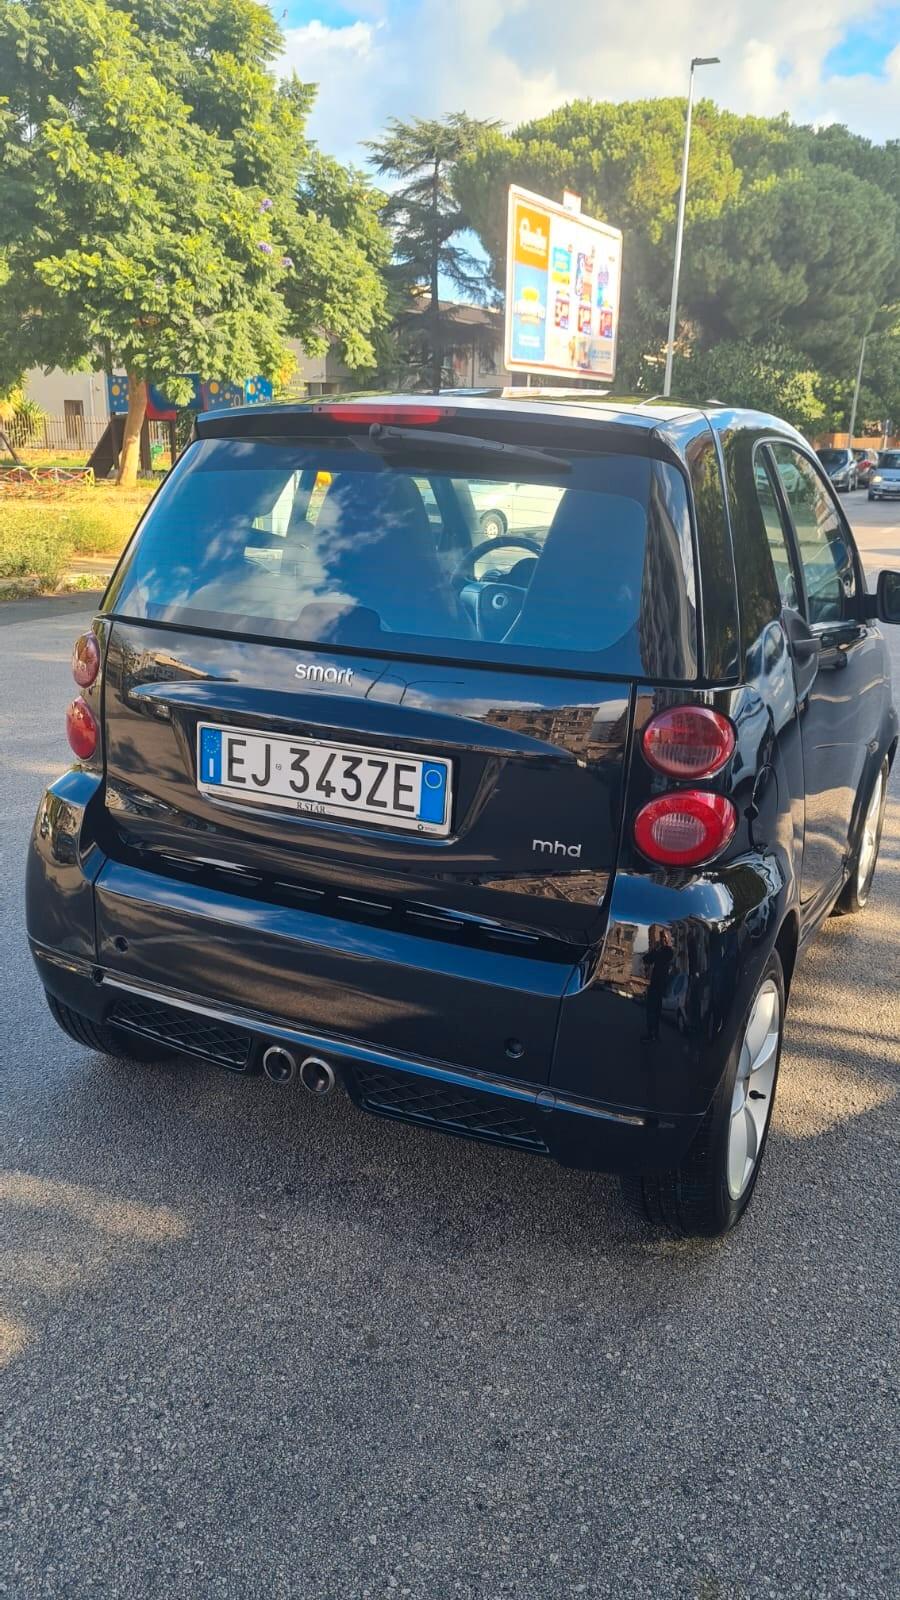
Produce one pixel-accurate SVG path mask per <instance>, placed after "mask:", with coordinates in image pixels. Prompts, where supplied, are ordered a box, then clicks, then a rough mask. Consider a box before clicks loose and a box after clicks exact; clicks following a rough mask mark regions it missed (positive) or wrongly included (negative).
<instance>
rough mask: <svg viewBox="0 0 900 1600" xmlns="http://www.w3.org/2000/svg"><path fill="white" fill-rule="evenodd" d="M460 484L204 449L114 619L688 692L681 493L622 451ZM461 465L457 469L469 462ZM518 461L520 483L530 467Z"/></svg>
mask: <svg viewBox="0 0 900 1600" xmlns="http://www.w3.org/2000/svg"><path fill="white" fill-rule="evenodd" d="M533 454H534V456H535V464H534V465H532V463H531V461H530V460H529V461H527V462H525V463H523V460H522V458H521V457H516V458H515V461H516V476H515V478H512V477H510V476H509V475H507V474H505V473H504V472H503V470H502V467H500V468H499V469H498V462H502V466H503V467H505V465H506V464H505V462H503V458H502V456H501V455H499V454H495V453H494V452H493V451H489V452H488V454H487V457H486V464H485V465H484V466H482V465H481V462H480V461H479V459H478V455H477V453H476V452H474V451H467V452H466V453H465V457H464V470H463V471H461V470H460V464H459V458H458V457H457V458H454V460H453V463H452V465H448V466H442V465H441V464H440V462H438V463H437V464H436V465H432V464H431V462H430V461H429V460H428V453H427V449H426V451H425V454H424V456H423V453H422V447H421V446H418V447H417V448H416V450H415V451H414V452H413V453H412V454H411V455H410V459H409V460H398V459H396V457H392V459H391V462H390V463H388V462H387V461H385V460H384V459H383V458H382V457H381V456H379V455H377V454H375V453H372V452H369V451H367V450H366V449H363V448H360V447H358V446H356V445H355V444H354V443H352V442H351V441H350V440H348V439H335V440H326V441H324V442H323V441H316V442H314V443H309V444H301V443H298V442H296V441H282V440H269V439H253V440H244V439H227V438H226V439H205V440H202V441H199V442H196V443H195V444H193V445H192V446H191V447H190V449H189V450H188V451H187V452H186V454H185V456H184V457H183V458H182V460H181V462H180V463H179V465H178V466H177V467H176V468H175V470H174V471H173V473H172V474H171V476H170V478H169V479H168V481H167V483H166V484H165V485H164V487H163V489H162V490H161V491H160V493H159V495H158V496H157V498H156V500H155V501H154V503H153V505H152V507H151V509H150V511H149V513H148V514H147V517H146V518H145V521H144V524H143V526H142V528H141V531H140V533H139V535H138V537H137V539H136V540H135V541H134V543H133V545H132V546H131V548H130V550H129V552H128V554H127V556H126V558H125V561H124V562H123V564H122V566H121V568H120V570H119V572H118V573H117V575H116V577H115V579H114V580H113V584H112V586H111V588H110V591H109V593H108V595H107V599H106V609H107V610H112V611H114V612H116V613H117V614H119V615H121V616H128V617H134V618H138V619H141V620H146V621H151V622H154V621H158V622H167V623H175V624H179V625H182V626H184V627H187V628H190V627H192V626H193V627H206V628H212V629H215V630H217V631H227V632H234V633H243V634H250V635H262V636H266V637H272V638H278V639H283V640H286V641H290V642H292V643H297V644H301V643H302V644H310V645H316V644H321V645H323V646H324V645H332V646H347V647H350V648H355V649H362V650H379V651H387V652H389V653H390V654H391V655H423V654H424V655H429V656H442V657H450V658H451V659H464V660H471V661H478V660H481V659H485V660H489V659H490V660H494V661H498V662H501V663H503V664H509V665H513V664H528V665H531V664H539V665H543V666H545V667H551V668H552V666H553V665H554V664H557V665H559V666H560V667H563V668H570V669H574V670H579V671H581V670H584V671H611V672H616V673H620V674H625V675H641V674H647V675H649V676H652V677H655V678H660V677H663V678H672V679H684V678H692V677H695V676H696V671H697V645H696V619H695V603H694V602H695V597H694V566H693V554H692V541H691V529H690V516H689V510H688V500H687V494H686V489H685V482H684V479H683V478H682V476H681V474H680V473H679V472H678V471H677V470H676V469H675V468H674V467H671V466H668V465H666V464H664V463H662V462H657V461H653V460H650V459H648V458H646V457H643V456H632V455H603V456H600V455H590V456H588V455H582V456H576V455H572V456H566V457H560V456H556V457H555V458H553V463H552V464H551V465H550V466H547V467H545V466H544V464H543V462H542V461H541V459H540V457H539V456H538V455H537V452H534V453H533ZM470 460H471V462H472V463H473V465H472V466H471V467H470V466H469V461H470ZM523 465H524V470H522V468H523Z"/></svg>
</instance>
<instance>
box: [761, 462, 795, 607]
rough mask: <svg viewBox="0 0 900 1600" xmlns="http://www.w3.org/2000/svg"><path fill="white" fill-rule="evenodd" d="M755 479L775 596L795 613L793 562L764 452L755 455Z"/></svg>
mask: <svg viewBox="0 0 900 1600" xmlns="http://www.w3.org/2000/svg"><path fill="white" fill-rule="evenodd" d="M754 478H755V481H756V495H757V499H758V500H759V509H760V511H761V512H762V518H763V522H764V524H765V529H766V538H767V539H768V541H769V554H770V555H771V557H772V565H773V567H774V568H775V578H776V581H777V583H778V593H779V594H780V595H781V604H782V605H783V606H790V608H791V610H792V611H796V610H797V609H798V607H799V605H800V596H799V595H798V593H797V580H796V578H795V577H794V563H793V561H792V559H791V551H790V545H789V544H788V540H787V533H786V531H785V527H784V523H783V522H782V520H781V507H780V505H779V504H778V500H777V497H776V494H775V486H774V484H773V483H772V479H771V477H770V475H769V465H768V462H767V460H766V456H765V452H764V451H759V452H758V453H757V456H756V461H755V465H754Z"/></svg>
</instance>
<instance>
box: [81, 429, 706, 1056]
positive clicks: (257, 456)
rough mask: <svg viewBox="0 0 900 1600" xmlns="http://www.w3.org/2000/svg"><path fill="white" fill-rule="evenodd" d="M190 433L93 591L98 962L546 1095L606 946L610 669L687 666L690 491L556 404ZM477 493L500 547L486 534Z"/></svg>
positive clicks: (616, 742) (614, 720)
mask: <svg viewBox="0 0 900 1600" xmlns="http://www.w3.org/2000/svg"><path fill="white" fill-rule="evenodd" d="M507 410H512V411H514V412H516V411H517V408H507ZM200 431H201V437H200V439H199V440H197V441H196V442H195V443H194V444H192V445H191V447H190V449H189V450H188V451H187V453H186V455H185V457H184V458H183V459H182V461H181V463H180V464H179V466H178V467H177V468H176V470H175V471H174V472H173V474H172V475H171V477H170V479H169V481H168V482H167V484H166V486H165V487H164V489H163V490H162V492H161V493H160V495H159V496H158V498H157V500H156V502H155V504H154V506H153V508H152V509H151V512H150V514H149V515H148V517H147V519H146V521H145V524H144V526H143V528H142V530H141V531H140V533H139V535H138V536H137V538H136V541H135V542H134V544H133V545H132V547H131V549H130V550H129V552H128V554H127V556H126V558H125V560H124V562H123V565H122V567H121V569H120V571H119V572H118V573H117V575H116V578H115V579H114V582H113V584H112V586H111V589H110V591H109V594H108V596H107V599H106V602H105V610H106V612H107V614H108V616H109V617H110V620H111V627H110V633H109V642H108V647H107V655H106V662H105V671H104V723H105V740H104V744H105V762H106V785H105V796H106V806H105V823H104V840H103V842H104V845H105V848H106V850H107V851H108V854H109V856H110V861H109V864H108V865H107V867H106V868H105V870H104V872H103V874H102V875H101V878H100V881H99V884H98V896H97V912H98V937H99V941H100V954H101V959H102V960H103V962H104V964H105V965H107V966H109V967H111V968H112V969H113V970H114V971H116V972H118V973H119V974H120V975H121V976H122V977H127V978H128V979H130V980H131V981H134V982H136V983H147V984H163V985H166V986H167V987H169V988H171V989H172V990H177V991H181V992H185V993H189V994H199V995H204V996H206V997H208V998H209V999H210V1001H218V1002H220V1003H222V1004H227V1005H230V1006H241V1007H244V1008H253V1009H258V1010H261V1011H263V1012H265V1013H266V1014H270V1015H273V1016H278V1017H282V1018H284V1019H286V1020H289V1021H291V1022H292V1023H295V1024H296V1025H297V1026H301V1027H305V1028H308V1029H310V1030H313V1031H316V1032H319V1033H324V1034H331V1035H340V1036H348V1037H351V1038H358V1039H361V1040H365V1041H367V1042H368V1043H371V1044H373V1045H375V1046H377V1047H379V1048H381V1049H384V1050H391V1051H394V1052H400V1053H403V1054H407V1055H411V1056H414V1057H418V1058H430V1059H437V1060H443V1061H447V1062H450V1063H453V1064H457V1065H460V1066H464V1067H466V1068H468V1069H476V1070H477V1069H480V1070H484V1071H488V1072H494V1073H502V1074H503V1075H505V1076H507V1077H512V1078H519V1079H522V1080H525V1081H529V1082H545V1081H546V1079H547V1077H548V1074H549V1069H550V1063H551V1058H552V1050H553V1041H554V1036H555V1030H556V1023H557V1017H558V1011H559V1005H560V1000H561V997H562V994H563V993H564V991H565V987H566V984H567V982H568V979H569V977H570V975H571V973H572V970H573V968H574V967H575V966H576V965H577V964H578V963H579V962H580V961H582V960H583V959H584V958H585V955H586V953H587V952H588V951H589V950H590V948H591V947H592V946H594V945H596V944H597V942H598V941H599V940H600V938H601V937H602V933H603V928H604V921H605V907H606V903H607V899H608V892H609V887H610V880H611V874H612V872H613V870H614V867H615V860H616V852H617V841H618V836H619V829H620V825H621V814H622V797H623V785H624V777H625V766H626V759H627V750H628V738H629V725H630V716H631V706H632V683H633V681H634V680H635V679H637V678H640V677H646V676H647V675H648V673H649V675H651V676H654V677H659V676H660V675H662V676H663V677H667V678H670V679H679V678H684V677H690V676H691V674H692V672H693V671H695V656H694V637H695V624H694V617H693V592H692V567H691V564H690V530H689V522H688V512H687V496H686V491H685V488H684V484H683V480H682V479H681V478H680V475H679V473H678V471H677V469H676V468H675V467H674V466H672V465H671V464H665V463H663V462H662V461H661V460H658V459H656V458H655V457H654V456H653V455H652V453H651V451H652V442H651V439H650V435H649V432H648V430H647V429H640V430H638V429H633V430H631V431H629V430H627V429H625V428H622V427H614V426H610V427H603V426H602V425H598V424H597V423H596V422H594V424H593V427H592V428H590V430H588V429H587V428H586V427H585V419H584V418H583V417H581V416H578V415H577V414H576V417H575V418H570V419H569V420H568V422H567V421H566V419H565V417H564V416H563V417H562V418H561V419H560V421H559V422H548V421H547V419H546V417H544V418H542V419H538V418H537V417H535V418H533V419H532V418H531V417H529V418H528V420H527V425H526V424H525V423H523V422H522V420H521V413H520V412H518V414H516V415H514V416H513V417H510V416H509V415H507V414H504V410H503V408H498V412H497V415H490V414H488V415H487V416H486V415H485V412H484V410H483V409H478V410H473V411H470V412H466V411H464V410H462V409H461V410H460V411H459V412H458V413H456V414H453V415H451V414H448V412H447V410H446V408H443V407H439V406H434V407H425V406H411V407H410V408H409V409H408V410H404V411H403V412H402V413H401V412H400V408H399V407H398V408H397V411H396V412H393V411H392V412H391V413H389V414H387V415H385V413H384V411H383V410H380V409H378V408H374V409H373V408H363V407H351V406H338V407H322V408H315V409H307V410H299V411H298V410H283V411H280V412H277V413H254V414H252V415H251V416H247V415H246V414H242V415H241V416H235V415H232V416H227V417H220V418H216V417H209V418H206V419H203V420H202V422H201V429H200ZM492 486H495V487H496V493H497V495H498V496H502V497H503V503H504V504H506V505H507V506H514V507H516V508H517V509H516V511H515V523H514V524H512V523H511V524H510V526H509V527H508V528H507V531H506V533H505V535H504V536H503V537H504V538H505V539H506V540H508V541H513V542H512V543H506V544H503V543H502V542H501V540H500V539H497V540H495V541H493V542H492V541H485V540H484V538H483V533H482V526H481V520H480V518H481V515H482V514H483V506H484V504H485V497H486V496H487V498H488V499H490V497H491V494H492V493H493V487H492ZM473 491H474V492H473ZM673 596H675V597H676V603H675V609H674V610H673ZM653 668H655V669H656V670H655V671H653V670H652V669H653Z"/></svg>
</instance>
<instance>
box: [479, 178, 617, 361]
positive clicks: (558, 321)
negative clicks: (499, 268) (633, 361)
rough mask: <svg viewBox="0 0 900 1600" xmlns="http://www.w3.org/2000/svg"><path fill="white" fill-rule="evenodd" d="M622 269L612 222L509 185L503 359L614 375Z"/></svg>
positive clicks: (615, 231)
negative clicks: (584, 213) (598, 220)
mask: <svg viewBox="0 0 900 1600" xmlns="http://www.w3.org/2000/svg"><path fill="white" fill-rule="evenodd" d="M621 276H622V235H621V233H620V232H619V230H618V228H611V227H609V226H608V224H607V223H605V222H595V221H594V219H593V218H592V217H585V216H582V215H581V214H580V213H577V212H574V211H572V210H568V209H567V208H566V207H565V206H561V205H557V204H556V202H555V201H553V200H544V199H542V198H541V196H540V195H536V194H531V193H530V191H529V190H527V189H519V188H517V187H516V186H515V185H513V186H512V187H511V189H510V191H509V222H508V237H507V266H506V347H505V361H506V365H507V367H508V368H509V369H510V370H511V371H517V370H518V371H522V372H534V373H546V374H548V375H551V376H553V377H564V378H573V377H579V378H603V379H610V378H613V377H614V376H615V370H616V335H617V333H618V326H619V288H620V283H621Z"/></svg>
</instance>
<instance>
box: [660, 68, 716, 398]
mask: <svg viewBox="0 0 900 1600" xmlns="http://www.w3.org/2000/svg"><path fill="white" fill-rule="evenodd" d="M718 63H719V57H718V56H694V58H693V60H692V61H691V76H690V80H689V83H688V103H687V123H686V124H685V129H684V155H683V156H682V158H681V190H680V192H679V195H678V223H677V226H676V228H675V267H674V271H673V273H672V301H671V304H670V306H669V337H668V340H667V342H666V376H665V379H664V381H663V394H671V393H672V358H673V356H674V354H675V321H676V318H677V315H678V279H679V278H680V276H681V243H682V240H683V238H684V203H685V200H686V198H687V177H688V160H689V159H690V154H691V117H692V115H693V111H694V73H695V71H696V69H697V67H715V66H718Z"/></svg>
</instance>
